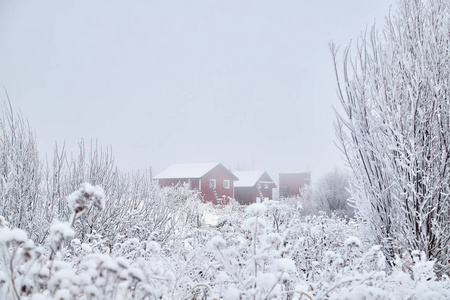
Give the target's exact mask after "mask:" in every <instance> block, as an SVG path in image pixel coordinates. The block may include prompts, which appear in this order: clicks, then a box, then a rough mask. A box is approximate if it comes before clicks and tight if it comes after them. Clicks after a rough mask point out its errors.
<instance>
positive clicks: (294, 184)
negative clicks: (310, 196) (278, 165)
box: [278, 172, 311, 198]
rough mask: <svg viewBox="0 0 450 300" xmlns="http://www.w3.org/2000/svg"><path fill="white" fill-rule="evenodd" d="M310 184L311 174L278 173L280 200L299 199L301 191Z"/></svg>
mask: <svg viewBox="0 0 450 300" xmlns="http://www.w3.org/2000/svg"><path fill="white" fill-rule="evenodd" d="M309 184H311V172H285V173H279V185H278V186H279V192H280V198H289V197H299V196H300V193H301V190H302V189H303V187H305V186H306V185H309Z"/></svg>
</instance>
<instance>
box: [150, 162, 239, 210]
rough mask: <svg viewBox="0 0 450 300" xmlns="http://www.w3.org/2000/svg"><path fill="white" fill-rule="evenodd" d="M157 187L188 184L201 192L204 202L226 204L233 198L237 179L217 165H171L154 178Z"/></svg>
mask: <svg viewBox="0 0 450 300" xmlns="http://www.w3.org/2000/svg"><path fill="white" fill-rule="evenodd" d="M155 179H156V180H157V181H158V184H159V186H161V187H165V186H174V185H177V184H179V183H189V184H190V186H191V188H192V189H197V190H199V191H200V192H201V194H202V196H203V199H204V200H205V201H209V202H212V203H213V204H216V205H217V204H227V203H228V197H229V198H234V181H235V180H238V178H237V177H236V176H235V175H234V174H233V173H231V171H229V170H228V169H227V168H225V167H224V166H223V165H222V164H219V163H208V164H178V165H171V166H170V167H168V168H167V169H165V170H164V171H162V172H161V173H159V174H158V175H156V176H155Z"/></svg>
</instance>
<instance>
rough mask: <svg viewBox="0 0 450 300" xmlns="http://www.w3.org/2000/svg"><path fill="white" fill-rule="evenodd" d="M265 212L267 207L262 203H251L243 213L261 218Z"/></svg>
mask: <svg viewBox="0 0 450 300" xmlns="http://www.w3.org/2000/svg"><path fill="white" fill-rule="evenodd" d="M266 211H267V206H266V205H264V204H262V203H253V204H251V205H249V206H248V207H247V208H246V209H245V213H246V214H247V215H251V216H262V215H264V214H265V213H266Z"/></svg>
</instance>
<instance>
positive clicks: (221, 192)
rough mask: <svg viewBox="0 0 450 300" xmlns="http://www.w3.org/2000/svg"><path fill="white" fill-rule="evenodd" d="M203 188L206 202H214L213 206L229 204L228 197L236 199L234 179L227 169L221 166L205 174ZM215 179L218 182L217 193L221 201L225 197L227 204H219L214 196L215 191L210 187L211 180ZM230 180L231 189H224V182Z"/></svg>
mask: <svg viewBox="0 0 450 300" xmlns="http://www.w3.org/2000/svg"><path fill="white" fill-rule="evenodd" d="M201 179H202V186H201V191H202V194H203V197H204V199H205V201H209V202H212V203H213V204H215V205H217V204H228V199H227V198H228V197H230V198H234V177H233V175H232V174H231V172H229V171H228V170H227V169H225V168H224V167H222V166H221V165H218V166H217V167H215V168H214V169H212V170H211V171H209V172H208V173H207V174H205V175H204V176H203V177H202V178H201ZM210 179H215V180H216V192H217V196H218V198H219V199H222V198H223V196H225V199H226V200H227V201H226V203H217V201H216V198H215V196H214V191H213V189H212V188H210V187H209V180H210ZM224 180H229V181H230V188H228V189H225V188H224V187H223V181H224Z"/></svg>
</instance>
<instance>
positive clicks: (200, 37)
mask: <svg viewBox="0 0 450 300" xmlns="http://www.w3.org/2000/svg"><path fill="white" fill-rule="evenodd" d="M393 3H394V1H393V0H392V1H387V0H383V1H373V0H342V1H335V0H329V1H325V0H311V1H300V0H291V1H256V0H255V1H253V0H252V1H244V0H240V1H238V0H226V1H225V0H223V1H222V0H217V1H216V0H202V1H197V0H190V1H187V0H186V1H161V0H159V1H156V0H155V1H150V0H149V1H111V0H107V1H106V0H104V1H92V0H77V1H60V0H52V1H48V0H41V1H33V2H32V1H16V0H0V85H2V86H4V87H5V88H6V89H7V91H8V93H9V96H10V99H11V102H12V104H13V107H14V109H16V110H17V111H19V110H20V111H21V112H22V114H23V115H24V117H26V118H27V119H28V120H29V122H30V125H31V127H32V128H33V129H34V130H35V132H36V136H37V141H38V147H39V150H40V152H41V154H42V155H44V153H46V152H48V153H49V155H50V156H51V155H52V149H53V147H54V145H55V142H57V143H58V144H62V143H63V141H65V142H66V145H67V148H68V149H69V150H71V151H76V150H77V143H78V142H79V141H80V139H82V138H83V139H85V140H86V141H89V140H96V139H97V140H98V144H99V145H100V146H103V147H108V146H110V145H111V146H112V149H113V154H114V157H115V161H116V163H117V165H118V166H119V167H120V168H121V169H123V170H126V171H132V170H143V169H145V168H148V167H150V166H152V167H153V171H154V173H158V172H159V171H162V170H163V169H164V168H166V167H167V166H168V165H170V164H173V163H196V162H221V163H223V164H224V165H225V166H227V167H230V168H232V169H236V168H240V169H251V168H256V169H264V170H267V171H268V172H269V174H271V175H272V176H275V175H276V174H277V173H278V172H282V171H311V172H312V176H313V179H315V178H317V177H319V176H320V175H323V174H324V173H326V172H328V171H330V170H332V169H333V168H334V167H342V166H343V165H344V163H343V160H342V159H341V154H340V152H339V151H338V149H337V148H336V147H335V145H334V139H335V137H334V127H333V121H334V112H333V110H332V106H338V105H339V103H338V99H337V97H336V82H335V78H334V71H333V65H332V60H331V55H330V51H329V48H328V42H329V41H331V40H333V41H334V42H336V43H337V44H340V45H342V47H344V46H346V45H347V44H348V43H349V42H350V40H351V39H353V40H355V39H356V38H357V37H358V35H359V34H360V32H361V31H364V30H365V29H366V28H367V27H370V26H371V25H372V24H373V23H374V22H375V20H376V23H377V24H378V26H379V27H380V26H382V25H383V22H384V20H383V18H384V16H386V15H387V14H388V12H389V7H390V6H391V5H392V4H393ZM5 98H6V97H5V96H4V93H3V92H1V93H0V101H2V102H3V101H4V100H5Z"/></svg>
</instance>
